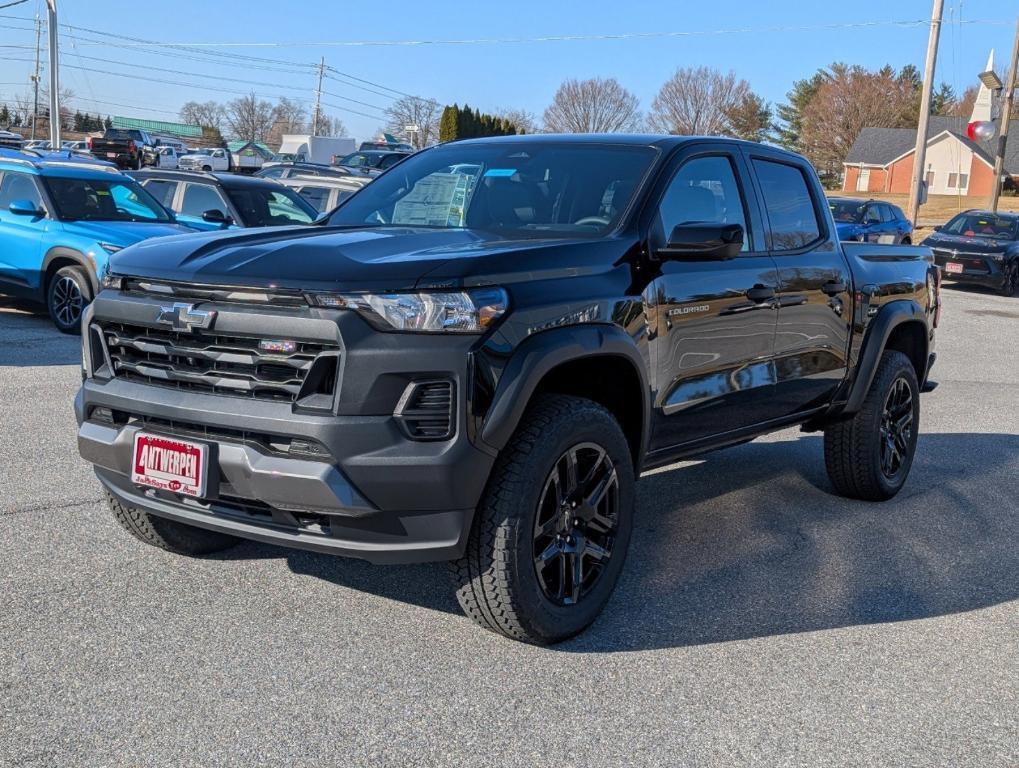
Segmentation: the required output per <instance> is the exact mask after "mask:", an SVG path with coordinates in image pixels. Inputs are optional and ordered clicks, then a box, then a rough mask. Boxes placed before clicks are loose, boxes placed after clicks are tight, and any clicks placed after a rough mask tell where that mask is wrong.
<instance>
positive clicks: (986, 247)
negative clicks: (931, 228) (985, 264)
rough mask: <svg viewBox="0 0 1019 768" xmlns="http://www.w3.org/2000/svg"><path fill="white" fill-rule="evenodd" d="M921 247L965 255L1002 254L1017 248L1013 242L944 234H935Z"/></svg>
mask: <svg viewBox="0 0 1019 768" xmlns="http://www.w3.org/2000/svg"><path fill="white" fill-rule="evenodd" d="M921 245H926V246H927V247H928V248H938V249H941V250H945V251H964V252H965V253H1002V252H1003V251H1007V250H1009V249H1010V248H1013V247H1016V246H1017V244H1016V243H1015V241H1013V240H992V239H990V238H987V237H966V236H965V235H949V234H946V233H944V232H935V233H934V234H933V235H931V236H929V237H928V238H927V239H926V240H924V241H923V243H921Z"/></svg>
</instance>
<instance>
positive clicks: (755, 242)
mask: <svg viewBox="0 0 1019 768" xmlns="http://www.w3.org/2000/svg"><path fill="white" fill-rule="evenodd" d="M752 195H753V191H752V189H751V187H750V185H749V183H748V176H747V170H746V166H745V163H744V161H743V159H742V157H741V155H740V152H739V150H738V148H737V147H736V145H734V144H727V143H721V142H719V143H703V144H696V145H689V146H686V147H684V148H683V149H682V150H681V151H680V153H679V154H678V156H677V157H676V158H675V159H674V160H673V161H672V162H671V164H670V166H669V168H668V169H667V171H666V173H665V175H664V176H663V179H662V180H661V181H659V183H658V190H657V192H656V194H655V196H654V198H653V200H654V202H653V204H652V205H651V207H650V211H647V210H646V211H645V213H644V218H643V220H642V221H643V223H644V225H645V226H646V227H647V232H648V235H647V249H648V252H649V253H650V254H651V255H652V256H653V255H654V254H655V253H656V252H657V251H658V249H660V248H661V247H662V246H663V245H664V244H665V242H666V239H667V237H668V234H669V233H671V232H672V229H673V227H675V226H677V225H679V224H683V223H692V222H711V223H719V224H740V225H741V226H742V227H743V228H744V232H745V238H744V250H743V253H742V254H741V256H740V257H739V258H735V259H731V260H728V261H706V260H699V261H698V260H683V261H674V260H662V261H661V262H660V263H658V265H657V268H658V269H659V270H660V274H659V275H658V276H657V278H656V279H654V280H653V281H652V282H651V284H650V285H649V286H648V288H647V289H646V292H645V301H646V303H647V305H648V314H649V316H650V317H649V324H650V326H651V328H652V329H653V334H652V339H651V342H650V344H651V358H652V360H654V361H655V363H654V366H655V371H654V373H655V382H654V387H655V402H654V412H653V424H652V434H651V446H650V447H651V450H652V451H657V452H659V456H662V455H663V454H664V455H668V454H669V453H671V452H674V451H676V449H677V448H679V447H680V446H682V445H684V444H690V443H695V442H698V441H704V440H710V439H714V438H717V437H718V436H720V435H723V434H725V433H728V432H732V431H734V430H739V429H742V428H745V427H749V426H752V425H755V424H758V423H760V422H764V421H768V420H769V419H770V418H772V417H773V415H774V405H773V401H774V370H773V364H772V355H773V353H774V346H775V321H776V316H777V313H776V312H775V311H774V309H773V303H772V302H773V300H774V298H775V294H776V292H777V289H778V272H777V270H776V268H775V262H774V261H773V260H772V258H771V256H770V255H769V254H768V252H767V249H766V246H765V240H764V237H763V229H764V227H763V222H762V220H761V218H760V214H759V211H758V210H757V206H756V204H755V203H754V200H753V198H752ZM652 263H654V262H652Z"/></svg>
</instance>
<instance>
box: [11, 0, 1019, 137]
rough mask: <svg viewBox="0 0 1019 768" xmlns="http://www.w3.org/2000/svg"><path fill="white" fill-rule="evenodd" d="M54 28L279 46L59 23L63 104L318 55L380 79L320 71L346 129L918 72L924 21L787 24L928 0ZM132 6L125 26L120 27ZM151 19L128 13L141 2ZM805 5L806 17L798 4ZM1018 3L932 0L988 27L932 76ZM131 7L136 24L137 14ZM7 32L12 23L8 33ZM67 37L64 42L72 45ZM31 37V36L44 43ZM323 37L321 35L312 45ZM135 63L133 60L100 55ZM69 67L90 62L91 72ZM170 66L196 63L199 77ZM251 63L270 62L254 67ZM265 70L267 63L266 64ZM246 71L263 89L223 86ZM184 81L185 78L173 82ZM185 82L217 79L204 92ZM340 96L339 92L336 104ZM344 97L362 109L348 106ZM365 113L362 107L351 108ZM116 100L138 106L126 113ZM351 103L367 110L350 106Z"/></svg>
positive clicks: (984, 47) (136, 97) (66, 12)
mask: <svg viewBox="0 0 1019 768" xmlns="http://www.w3.org/2000/svg"><path fill="white" fill-rule="evenodd" d="M5 2H9V0H0V5H3V4H4V3H5ZM58 3H59V5H60V7H61V9H62V17H61V21H62V22H63V23H66V24H71V25H75V26H78V27H89V28H92V29H95V30H99V31H104V32H111V33H118V34H122V35H129V36H134V37H139V38H146V39H156V40H159V41H161V42H168V43H226V42H236V43H273V44H286V45H282V46H278V47H208V48H203V50H207V51H209V52H210V54H213V56H206V57H198V56H190V55H187V54H180V53H179V52H178V53H175V54H174V55H172V56H166V55H158V54H155V53H151V52H148V50H147V49H142V48H139V47H131V46H126V47H125V46H122V45H120V44H118V42H117V41H115V40H112V39H109V38H106V39H105V42H102V43H97V42H96V41H102V40H104V38H102V37H97V36H96V35H95V34H93V33H90V32H84V31H81V30H80V29H79V30H75V31H68V30H63V29H62V30H61V40H62V43H61V45H62V46H63V51H64V55H63V56H62V60H63V62H64V64H65V65H70V66H66V67H65V68H64V70H63V71H62V83H63V84H64V85H65V86H67V87H70V88H71V89H72V90H73V91H74V93H75V94H76V97H77V101H76V103H75V104H74V106H76V107H78V108H82V109H88V110H89V111H92V112H95V111H97V110H98V111H101V112H103V113H109V114H133V115H136V116H139V117H151V118H159V117H162V118H164V119H173V117H174V115H175V113H176V111H177V110H178V108H179V107H180V105H181V103H183V102H184V101H187V100H189V99H197V100H201V101H204V100H208V99H220V100H224V101H225V100H229V99H231V98H234V97H236V96H237V95H239V93H233V92H232V91H247V90H252V89H253V90H254V91H256V92H257V93H259V94H260V95H264V96H265V97H267V98H274V97H275V96H278V95H288V96H291V97H297V98H301V99H305V100H308V101H309V102H310V100H311V99H312V97H313V92H314V87H315V76H314V74H313V72H312V71H311V70H310V69H309V70H308V71H307V72H306V73H304V71H303V69H302V70H301V71H299V72H296V73H295V72H294V71H272V70H271V67H272V65H266V64H259V63H257V62H247V63H245V62H242V61H238V60H221V61H217V60H214V58H213V57H214V55H215V53H230V54H236V55H245V56H256V57H265V58H271V59H276V60H284V61H287V62H294V63H295V64H309V63H314V62H317V61H318V59H319V57H320V56H325V57H326V63H327V64H328V65H330V66H332V67H335V68H336V69H338V70H340V71H342V72H345V73H347V74H349V75H353V76H355V77H358V78H363V79H364V80H368V81H371V82H372V83H376V84H379V85H381V86H384V87H385V88H383V89H379V88H377V87H376V86H374V85H367V84H365V83H360V85H363V86H365V87H366V88H371V89H372V90H376V91H379V90H381V93H372V92H369V91H366V90H363V89H360V88H357V87H355V86H354V85H351V84H349V81H348V83H347V84H345V83H341V82H338V81H337V80H327V81H326V84H325V89H326V90H327V91H329V92H330V93H331V94H333V95H331V96H326V97H324V100H325V101H326V102H327V103H328V104H330V105H332V106H329V107H327V108H326V111H327V112H328V113H329V114H333V115H336V116H339V117H341V118H342V119H343V120H344V122H345V123H346V125H347V127H348V129H349V131H350V132H351V134H352V135H354V136H356V137H357V138H364V137H367V136H368V135H370V134H372V133H374V132H375V130H376V129H377V128H378V127H379V125H380V124H381V123H382V122H383V121H382V119H381V118H380V117H378V115H379V112H380V109H379V108H384V107H385V106H386V105H387V104H389V103H390V99H391V98H392V97H393V96H394V93H393V92H392V91H390V90H387V89H395V90H396V91H401V92H405V93H412V94H417V95H422V96H427V97H432V98H435V99H437V100H439V101H440V102H443V103H446V102H452V101H454V100H455V101H459V102H460V103H461V104H462V103H464V102H468V103H470V104H471V105H472V106H476V107H480V108H482V109H484V110H494V109H497V108H499V107H521V108H525V109H527V110H529V111H531V112H534V113H535V114H536V115H537V116H538V117H539V118H540V115H541V112H542V111H543V110H544V108H545V106H546V105H547V104H548V102H549V100H550V99H551V97H552V94H553V93H554V92H555V90H556V87H557V86H558V85H559V83H560V82H561V81H562V80H563V79H564V78H567V77H578V78H584V77H592V76H602V77H616V78H617V79H618V80H619V81H620V82H621V83H622V84H623V85H624V86H626V87H627V88H629V89H630V90H632V91H633V92H634V93H636V94H637V95H638V96H639V97H640V99H641V104H642V107H643V108H644V109H645V110H646V109H647V108H648V106H649V105H650V102H651V100H652V98H653V97H654V94H655V92H656V91H657V89H658V88H659V87H660V85H661V83H662V82H663V81H664V80H665V79H666V78H668V77H669V76H670V74H671V73H672V72H673V71H674V70H675V69H676V68H677V67H681V66H696V65H702V64H703V65H708V66H712V67H716V68H718V69H722V70H729V69H731V70H733V71H734V72H735V73H736V74H737V75H739V76H740V77H743V78H746V79H747V80H748V81H749V82H750V84H751V86H752V87H753V88H754V89H755V90H756V91H757V92H758V93H760V94H761V95H762V96H763V97H764V98H765V99H766V100H768V101H769V102H772V103H775V102H780V101H782V100H783V98H784V96H785V93H786V92H787V91H788V90H789V88H790V86H791V84H792V82H793V81H794V80H796V79H799V78H803V77H806V76H809V75H810V74H811V73H812V72H813V71H814V70H815V69H817V68H818V67H821V66H825V65H827V64H829V63H831V62H832V61H835V60H842V61H846V62H850V63H857V64H862V65H864V66H867V67H872V68H873V67H878V66H880V65H883V64H885V63H889V64H891V65H893V66H895V67H901V66H902V65H904V64H907V63H912V64H915V65H916V66H918V67H921V68H922V66H923V57H924V52H925V50H926V41H927V28H926V27H925V26H912V27H908V26H873V27H857V28H832V29H824V30H819V29H813V30H803V29H785V30H774V29H773V28H775V27H787V28H788V27H792V28H795V27H803V26H816V25H842V24H857V23H862V22H891V21H908V20H920V19H926V18H929V15H930V10H931V2H930V0H893V1H892V2H884V3H861V2H845V1H843V2H832V3H821V2H818V3H813V2H811V3H808V2H805V1H804V0H772V1H770V2H766V3H765V2H760V0H729V2H703V0H698V1H697V2H689V1H688V0H672V2H663V0H627V1H626V2H621V1H620V0H584V1H583V2H581V1H580V0H540V1H538V0H511V1H509V2H492V1H491V0H482V1H481V2H476V3H465V2H462V1H461V2H446V1H445V0H432V1H431V2H420V0H418V1H417V2H404V1H403V0H389V2H384V3H380V2H337V1H336V0H302V1H301V2H292V3H291V2H280V1H279V0H275V1H274V2H268V0H218V1H217V2H209V0H203V1H202V2H199V1H198V0H174V2H172V3H162V4H159V3H157V4H145V3H143V4H140V5H139V4H137V3H125V2H123V0H58ZM37 7H38V8H39V9H40V10H42V8H43V7H44V4H43V3H42V2H41V0H28V2H26V3H23V4H21V5H18V6H14V7H12V8H8V9H5V10H0V16H3V17H2V18H0V46H20V45H28V46H32V45H34V33H33V32H32V31H31V29H30V26H31V22H25V21H19V20H17V19H16V18H10V17H31V16H33V14H34V13H35V11H36V8H37ZM126 8H131V9H132V14H131V15H133V16H134V17H135V18H134V20H132V21H130V22H128V23H126V22H125V20H126V19H127V18H129V14H126V13H125V9H126ZM145 8H150V9H154V10H155V13H154V14H150V13H139V12H140V11H142V9H145ZM808 8H809V10H808ZM1017 11H1019V3H1017V0H965V2H959V0H946V4H945V18H946V21H957V20H958V19H960V18H961V19H962V20H963V21H974V20H990V21H994V22H998V23H997V24H978V23H968V24H962V25H959V24H947V25H946V27H945V28H944V30H943V33H942V38H941V48H940V54H939V60H938V80H944V81H947V82H948V83H950V84H952V85H953V86H954V87H955V88H956V90H957V91H959V92H961V91H962V90H963V89H964V88H965V87H966V86H967V85H970V84H972V83H975V82H976V79H975V78H976V75H977V73H979V72H980V71H981V70H982V69H983V64H984V62H985V60H986V57H987V53H988V50H989V49H990V48H992V47H993V48H995V49H996V52H997V53H996V56H997V65H998V66H997V68H998V70H999V72H1002V71H1003V70H1004V67H1005V60H1006V58H1007V56H1008V55H1009V52H1010V50H1011V43H1012V37H1013V34H1014V23H1015V18H1016V13H1017ZM139 16H140V18H139ZM11 27H19V29H12V28H11ZM734 29H748V30H751V31H746V32H740V33H734V32H727V33H724V34H710V35H699V36H689V37H644V38H631V39H621V40H583V41H559V42H521V43H482V44H469V45H435V44H423V45H413V46H350V45H335V44H337V43H345V42H353V41H428V40H433V41H434V40H465V39H476V38H493V37H497V38H510V37H521V38H534V37H541V36H555V35H612V34H618V33H661V32H697V33H701V32H710V31H716V30H734ZM72 35H73V36H74V37H73V38H72ZM43 40H44V44H45V35H44V36H43ZM323 43H334V45H325V44H323ZM32 54H33V51H32V49H31V48H19V47H0V62H3V66H2V68H0V100H7V101H9V100H11V98H12V97H13V95H14V94H15V93H20V92H25V91H27V89H28V74H29V72H30V71H31V68H32V64H31V63H30V62H29V61H22V60H21V59H25V60H27V59H30V58H31V56H32ZM84 57H98V58H100V59H103V60H104V61H106V62H109V61H123V62H134V66H133V67H129V66H125V65H123V64H114V63H104V62H100V61H95V60H93V59H87V58H84ZM71 67H90V68H92V70H93V71H91V72H86V71H84V70H83V69H72V68H71ZM146 67H161V68H163V69H166V70H172V72H195V73H200V74H202V75H203V76H195V75H187V76H185V75H179V76H176V75H174V74H172V72H163V71H159V70H154V69H153V70H146ZM258 67H270V69H263V68H258ZM96 69H102V70H109V71H117V72H124V73H128V74H133V75H139V76H144V77H150V78H153V79H157V80H163V82H160V83H157V82H146V81H138V80H132V79H127V78H123V77H117V76H114V75H109V74H102V73H100V72H97V71H94V70H96ZM277 69H281V68H279V67H277ZM226 78H233V79H235V80H252V81H260V82H263V83H266V85H249V84H246V83H237V82H231V81H229V80H227V79H226ZM175 80H176V81H178V83H179V82H181V81H184V82H187V83H188V85H179V84H175V82H174V81H175ZM195 85H204V86H211V87H215V88H222V89H224V90H227V91H231V92H229V93H227V92H216V91H211V90H204V89H200V88H196V87H194V86H195ZM341 97H346V99H344V98H341ZM351 99H352V100H356V101H360V102H364V103H365V104H356V103H354V102H353V101H349V100H351ZM366 104H367V105H371V106H365V105H366ZM120 105H136V107H137V108H132V107H128V106H120ZM337 107H346V108H347V110H357V111H360V112H364V113H365V115H358V114H355V113H354V112H352V111H344V110H343V109H338V108H337Z"/></svg>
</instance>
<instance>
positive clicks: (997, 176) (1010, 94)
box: [991, 19, 1019, 213]
mask: <svg viewBox="0 0 1019 768" xmlns="http://www.w3.org/2000/svg"><path fill="white" fill-rule="evenodd" d="M1017 66H1019V19H1017V20H1016V24H1015V43H1013V44H1012V61H1011V63H1010V64H1009V65H1008V78H1007V81H1006V82H1005V101H1004V103H1003V104H1002V106H1001V108H1002V110H1003V111H1002V113H1001V122H1000V127H999V129H998V132H999V133H1000V134H1001V135H1000V136H998V153H997V154H996V155H995V156H994V189H993V190H991V210H992V211H994V212H995V213H997V212H998V198H999V197H1000V196H1001V176H1002V174H1003V173H1004V172H1005V146H1006V145H1007V144H1008V124H1009V122H1010V121H1011V119H1012V104H1013V101H1014V100H1015V76H1016V67H1017Z"/></svg>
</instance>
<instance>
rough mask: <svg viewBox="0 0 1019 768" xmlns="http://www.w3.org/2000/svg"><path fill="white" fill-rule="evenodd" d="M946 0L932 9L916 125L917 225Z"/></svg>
mask: <svg viewBox="0 0 1019 768" xmlns="http://www.w3.org/2000/svg"><path fill="white" fill-rule="evenodd" d="M944 10H945V0H934V9H933V10H932V11H931V33H930V36H929V37H928V38H927V64H926V65H925V66H924V70H923V94H922V95H921V97H920V120H919V124H918V125H917V127H916V151H915V152H914V153H913V176H912V178H911V179H910V184H909V213H908V214H907V215H908V216H909V220H910V221H911V222H913V225H914V226H916V217H917V216H918V215H919V213H920V186H921V185H922V184H923V182H924V163H925V162H926V160H927V125H928V123H929V122H930V117H931V91H932V90H933V88H934V65H935V64H936V63H937V60H938V40H939V39H940V37H941V17H942V15H943V13H944Z"/></svg>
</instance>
